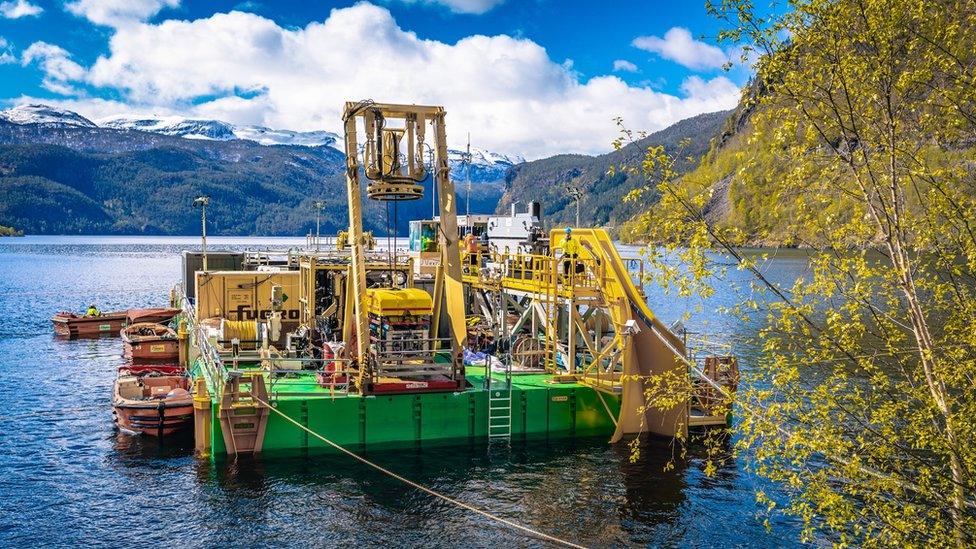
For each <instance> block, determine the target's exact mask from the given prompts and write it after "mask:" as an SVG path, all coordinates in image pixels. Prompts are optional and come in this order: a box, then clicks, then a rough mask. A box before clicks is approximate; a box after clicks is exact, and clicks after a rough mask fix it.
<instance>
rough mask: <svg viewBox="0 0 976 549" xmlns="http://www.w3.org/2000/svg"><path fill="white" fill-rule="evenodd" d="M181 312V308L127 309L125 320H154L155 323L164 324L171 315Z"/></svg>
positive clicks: (131, 322)
mask: <svg viewBox="0 0 976 549" xmlns="http://www.w3.org/2000/svg"><path fill="white" fill-rule="evenodd" d="M181 312H183V311H182V310H181V309H168V308H166V309H163V308H156V309H129V310H128V312H127V313H126V322H128V323H129V324H136V323H138V322H155V323H156V324H166V323H167V322H169V321H170V320H173V317H175V316H176V315H178V314H180V313H181Z"/></svg>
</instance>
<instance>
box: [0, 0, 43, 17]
mask: <svg viewBox="0 0 976 549" xmlns="http://www.w3.org/2000/svg"><path fill="white" fill-rule="evenodd" d="M43 11H44V8H42V7H40V6H38V5H35V4H31V3H30V2H28V1H27V0H16V1H14V2H0V15H3V16H4V17H6V18H7V19H19V18H21V17H32V16H34V15H40V14H41V12H43Z"/></svg>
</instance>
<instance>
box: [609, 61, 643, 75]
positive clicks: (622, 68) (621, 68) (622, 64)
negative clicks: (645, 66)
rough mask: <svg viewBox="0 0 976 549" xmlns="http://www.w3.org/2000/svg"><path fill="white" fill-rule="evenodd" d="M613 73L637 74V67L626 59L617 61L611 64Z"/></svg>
mask: <svg viewBox="0 0 976 549" xmlns="http://www.w3.org/2000/svg"><path fill="white" fill-rule="evenodd" d="M613 70H614V72H637V65H635V64H633V63H631V62H630V61H627V60H626V59H617V60H615V61H614V62H613Z"/></svg>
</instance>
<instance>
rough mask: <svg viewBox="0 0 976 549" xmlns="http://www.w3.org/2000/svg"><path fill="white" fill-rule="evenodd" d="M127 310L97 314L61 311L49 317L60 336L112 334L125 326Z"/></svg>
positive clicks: (55, 331)
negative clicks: (89, 314) (88, 314)
mask: <svg viewBox="0 0 976 549" xmlns="http://www.w3.org/2000/svg"><path fill="white" fill-rule="evenodd" d="M126 314H127V311H113V312H111V313H102V314H100V315H98V316H85V315H79V314H75V313H71V312H67V311H62V312H60V313H57V314H56V315H54V316H53V317H51V323H52V324H54V333H55V334H57V335H59V336H62V337H70V338H75V337H101V336H106V335H109V336H114V335H116V334H118V333H119V330H121V329H122V327H123V326H125V318H126Z"/></svg>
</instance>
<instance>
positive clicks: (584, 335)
mask: <svg viewBox="0 0 976 549" xmlns="http://www.w3.org/2000/svg"><path fill="white" fill-rule="evenodd" d="M343 120H344V121H345V124H346V128H345V130H346V131H345V135H346V150H347V151H353V152H354V153H355V152H356V151H359V150H360V146H359V143H358V142H357V135H363V136H364V140H365V144H364V146H363V147H362V151H363V155H362V159H363V162H362V165H360V164H359V155H357V154H352V155H350V157H349V169H348V170H347V195H348V200H349V210H350V227H349V231H348V232H344V233H343V234H341V235H339V237H338V238H336V242H337V243H338V245H337V247H336V248H334V249H329V250H321V249H319V247H318V246H317V245H316V246H315V247H314V249H316V250H317V251H313V248H312V247H309V249H308V250H307V251H295V250H291V251H289V252H287V254H282V255H283V256H284V257H283V258H282V259H280V260H276V261H274V262H273V263H272V262H271V261H270V260H269V254H267V253H265V254H234V253H213V252H212V253H211V254H210V259H211V260H212V261H214V262H215V263H218V264H223V265H234V266H235V268H234V269H231V270H214V269H208V268H205V267H204V265H206V262H207V261H208V258H207V255H206V253H204V254H203V257H200V254H197V253H196V252H187V253H185V254H184V278H183V280H182V282H181V283H180V284H179V285H177V287H176V288H175V289H174V291H173V293H172V305H173V306H174V307H178V308H180V309H181V310H182V311H183V313H182V314H181V316H180V318H179V327H178V329H177V339H178V350H177V354H178V357H179V362H180V364H181V365H182V366H185V367H186V368H187V369H188V371H189V372H190V374H189V375H190V377H191V379H192V383H191V385H190V387H191V388H192V392H193V423H194V436H195V440H196V447H197V450H198V452H199V453H200V454H201V455H209V456H219V455H241V454H253V453H258V452H264V453H268V452H272V451H313V450H319V449H328V448H334V447H336V446H338V447H347V448H367V447H380V446H415V447H416V446H420V447H422V446H426V445H432V444H452V443H462V444H471V443H483V442H487V441H491V440H510V439H513V438H520V439H521V438H525V439H528V438H561V437H590V436H597V437H605V438H607V439H608V440H611V441H618V440H621V439H622V438H623V437H626V436H633V435H637V434H640V433H652V434H659V435H664V436H674V435H678V434H682V433H684V432H686V431H687V430H688V429H689V428H694V427H705V426H710V425H725V424H726V422H727V421H728V413H729V410H728V407H727V402H728V398H727V397H728V394H729V393H730V392H731V391H734V388H735V383H736V379H737V367H736V363H735V360H734V358H731V357H711V358H709V359H708V360H705V361H696V360H694V359H693V358H692V357H691V356H689V354H688V352H687V350H686V348H685V342H684V340H683V338H682V337H680V336H679V335H678V334H675V333H672V331H671V330H669V329H668V327H666V326H665V325H664V324H662V323H661V321H660V320H659V319H658V318H656V317H655V316H654V314H653V313H652V312H651V311H650V310H649V309H648V307H647V304H646V300H645V298H644V294H643V291H642V288H641V284H640V279H641V277H642V271H641V269H642V266H641V263H640V261H639V260H635V259H629V258H623V257H621V256H620V255H619V253H618V251H617V249H616V247H615V246H614V244H613V243H612V241H611V240H610V238H609V236H608V235H607V233H606V232H605V231H603V230H600V229H577V230H574V231H572V233H571V234H570V231H568V230H567V231H563V230H561V229H559V230H553V231H550V232H548V233H547V232H545V231H543V230H542V226H541V220H540V219H538V216H539V211H540V209H539V208H538V207H535V206H530V208H529V211H528V212H526V213H524V214H519V213H516V212H515V211H514V210H513V212H512V216H511V217H508V216H488V219H487V220H486V224H485V226H484V227H485V231H484V236H483V238H482V239H481V242H480V243H479V244H477V245H475V244H473V243H472V244H470V245H466V246H465V250H464V251H463V252H462V250H461V249H460V248H459V241H460V240H461V238H460V236H461V235H462V234H464V233H465V228H464V227H460V228H459V226H458V219H457V211H456V209H455V208H456V201H455V200H453V197H454V196H455V194H454V186H453V183H452V182H451V180H450V177H449V170H448V163H447V147H446V142H445V139H444V135H445V134H444V111H443V109H441V108H439V107H422V106H416V105H380V104H375V103H372V102H360V103H349V104H347V105H346V112H345V115H344V117H343ZM394 126H396V127H394ZM357 132H359V133H357ZM404 136H408V139H407V144H406V145H405V147H402V146H401V143H400V141H401V140H402V138H403V137H404ZM425 136H433V137H432V138H431V139H432V141H433V144H432V149H433V151H434V153H435V165H436V166H438V168H437V170H435V173H434V177H433V178H432V180H433V184H434V185H436V186H437V190H438V195H439V196H440V202H439V203H440V216H439V217H438V218H437V219H436V220H435V221H436V229H435V230H436V232H435V233H434V234H436V235H437V244H436V246H432V245H431V244H430V243H426V244H425V243H423V242H422V240H421V241H420V242H421V247H420V248H419V249H417V250H414V251H415V252H416V253H414V254H413V255H414V256H418V254H428V255H426V256H418V257H412V256H411V254H402V255H400V254H397V253H396V252H395V251H391V250H387V251H377V250H374V249H372V246H371V245H370V241H371V239H370V238H369V237H368V236H367V234H366V233H365V232H364V231H363V227H362V216H361V210H362V204H361V198H360V197H361V187H360V181H359V180H360V177H361V175H360V174H362V175H363V176H365V177H366V178H367V179H368V180H369V181H370V183H369V184H368V186H367V188H366V193H365V194H366V196H367V197H368V198H369V199H373V200H381V201H388V202H393V208H394V209H395V207H396V206H395V204H396V202H398V201H400V200H410V199H417V198H420V197H421V196H422V195H423V187H422V186H421V185H420V183H419V182H420V181H423V180H425V178H427V175H428V174H427V173H426V168H425V166H424V164H423V162H422V161H421V160H422V159H421V156H420V154H419V153H420V152H421V151H423V150H424V149H423V147H424V139H425ZM394 215H395V214H394ZM516 216H520V217H518V222H514V221H515V220H516ZM520 227H521V229H520ZM421 228H422V227H421ZM455 235H457V237H455ZM465 236H467V235H465ZM493 236H494V238H493ZM571 239H575V240H574V241H572V242H571V241H570V240H571ZM316 244H317V243H316ZM346 244H348V245H346ZM570 250H572V252H570ZM432 252H437V254H436V255H437V256H438V258H439V260H437V261H434V262H432V259H431V256H430V255H429V254H430V253H432ZM415 259H420V260H422V261H424V265H423V266H424V267H425V268H424V269H419V268H417V266H416V265H415V264H414V261H415ZM201 260H202V261H201ZM237 266H239V267H237ZM635 278H636V280H635ZM465 356H469V357H484V360H485V361H484V363H481V362H479V361H478V360H480V358H479V359H476V360H475V361H472V360H470V359H469V360H468V362H467V363H466V362H465V360H464V357H465ZM672 375H673V376H684V377H687V378H689V381H692V384H691V385H692V386H695V387H697V390H696V392H695V394H694V395H693V396H692V398H690V399H688V400H687V401H686V402H683V403H682V402H677V403H676V404H675V405H674V406H671V407H668V408H667V409H658V408H655V407H653V406H645V403H644V390H645V388H646V386H647V384H648V383H651V380H652V379H653V378H654V377H655V376H672Z"/></svg>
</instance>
